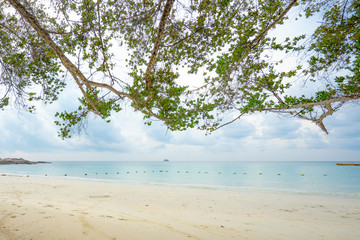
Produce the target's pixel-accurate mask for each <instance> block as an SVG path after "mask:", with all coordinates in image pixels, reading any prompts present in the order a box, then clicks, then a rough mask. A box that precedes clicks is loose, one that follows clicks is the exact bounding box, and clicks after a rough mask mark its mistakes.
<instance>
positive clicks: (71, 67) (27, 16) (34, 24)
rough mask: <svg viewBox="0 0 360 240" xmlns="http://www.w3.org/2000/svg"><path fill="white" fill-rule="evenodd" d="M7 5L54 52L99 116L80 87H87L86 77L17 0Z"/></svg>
mask: <svg viewBox="0 0 360 240" xmlns="http://www.w3.org/2000/svg"><path fill="white" fill-rule="evenodd" d="M8 1H9V3H10V4H11V5H12V6H13V7H14V8H15V10H16V11H17V12H18V13H19V14H20V15H21V16H22V17H23V18H24V20H25V21H26V22H28V23H29V24H30V26H31V27H32V28H33V29H34V30H35V31H36V32H37V34H38V35H39V36H40V37H41V38H42V39H43V40H44V42H45V43H46V44H48V45H49V47H50V48H51V49H52V50H53V51H54V52H55V54H56V55H57V56H58V58H59V59H60V61H61V63H62V64H63V65H64V67H65V68H66V69H67V70H68V71H69V72H70V73H71V75H72V76H73V78H74V79H75V81H76V83H77V85H78V86H79V88H80V90H81V92H82V94H83V95H84V97H85V99H86V101H88V103H89V104H90V105H91V107H92V108H94V111H95V113H97V114H100V113H99V111H98V110H97V108H96V106H95V105H94V103H93V102H92V101H91V100H90V98H89V97H88V96H87V94H86V92H85V90H84V88H83V87H82V84H81V82H80V81H79V78H80V80H81V81H82V82H83V83H84V84H85V85H86V86H87V87H89V85H88V83H87V79H86V77H85V76H84V75H83V74H82V72H81V71H80V70H79V69H78V68H77V67H76V66H75V65H74V64H73V63H72V62H71V61H70V60H69V59H68V58H67V57H66V56H65V54H64V53H63V52H62V51H61V49H60V48H59V47H58V46H57V45H56V43H55V42H54V41H53V40H52V39H51V37H50V35H49V33H48V31H47V30H45V29H43V28H42V27H41V26H40V24H39V22H38V21H37V20H36V19H35V17H34V16H33V15H32V14H31V13H30V12H29V11H27V10H26V8H25V7H24V6H23V5H21V4H20V3H19V1H18V0H8Z"/></svg>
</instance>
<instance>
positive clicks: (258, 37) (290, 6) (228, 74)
mask: <svg viewBox="0 0 360 240" xmlns="http://www.w3.org/2000/svg"><path fill="white" fill-rule="evenodd" d="M296 2H297V0H292V1H291V2H290V3H289V5H288V6H287V7H286V8H285V9H284V11H283V12H282V13H281V14H280V16H279V17H278V18H277V19H275V21H273V22H272V23H271V24H270V25H269V26H267V27H266V28H265V29H264V30H263V31H262V32H261V33H260V34H259V35H258V36H257V37H256V38H255V39H253V40H252V41H251V42H250V43H249V44H248V45H247V47H246V53H244V54H243V55H242V57H241V58H240V60H239V61H237V63H236V64H235V65H234V66H233V67H232V68H230V70H229V71H228V72H227V73H226V78H230V75H231V73H232V72H233V71H235V69H236V68H237V67H238V66H239V65H240V64H241V62H242V61H243V60H244V58H245V56H246V55H247V54H248V52H249V51H250V49H251V48H252V47H253V45H256V44H258V43H259V41H260V40H261V39H262V38H263V37H264V36H265V34H266V33H267V32H268V31H269V30H270V29H271V28H273V27H274V26H275V25H276V24H278V22H280V21H281V19H283V17H284V16H285V15H286V14H287V13H288V12H289V11H290V9H291V8H292V7H293V6H294V5H295V3H296Z"/></svg>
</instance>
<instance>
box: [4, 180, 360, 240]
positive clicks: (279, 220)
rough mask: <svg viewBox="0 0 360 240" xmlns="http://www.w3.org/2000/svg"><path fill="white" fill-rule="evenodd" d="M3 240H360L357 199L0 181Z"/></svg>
mask: <svg viewBox="0 0 360 240" xmlns="http://www.w3.org/2000/svg"><path fill="white" fill-rule="evenodd" d="M0 239H1V240H3V239H7V240H8V239H10V240H12V239H16V240H20V239H21V240H29V239H33V240H52V239H56V240H57V239H69V240H70V239H71V240H78V239H99V240H103V239H124V240H137V239H139V240H151V239H156V240H162V239H163V240H177V239H204V240H205V239H206V240H211V239H239V240H243V239H266V240H271V239H286V240H296V239H306V240H311V239H314V240H318V239H326V240H331V239H334V240H335V239H336V240H340V239H354V240H358V239H360V199H359V198H346V197H327V196H310V195H299V194H286V193H269V192H252V191H243V190H224V189H222V190H221V189H200V188H186V187H176V186H156V185H136V184H133V185H132V184H114V183H102V182H90V181H77V180H67V179H56V178H46V177H44V178H36V177H14V176H0Z"/></svg>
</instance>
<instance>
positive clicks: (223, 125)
mask: <svg viewBox="0 0 360 240" xmlns="http://www.w3.org/2000/svg"><path fill="white" fill-rule="evenodd" d="M244 115H245V113H242V114H240V115H239V116H237V117H236V118H234V119H233V120H231V121H229V122H227V123H224V124H222V125H220V126H219V127H217V128H215V129H214V130H212V132H213V131H216V130H218V129H219V128H222V127H225V126H226V125H229V124H231V123H233V122H235V121H236V120H238V119H240V118H241V117H242V116H244Z"/></svg>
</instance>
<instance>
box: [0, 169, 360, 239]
mask: <svg viewBox="0 0 360 240" xmlns="http://www.w3.org/2000/svg"><path fill="white" fill-rule="evenodd" d="M0 177H20V178H39V179H58V180H65V181H75V182H76V181H80V182H92V183H104V184H119V185H135V186H136V185H138V186H159V187H161V186H164V187H175V188H177V187H179V188H189V189H209V190H224V191H240V192H250V193H251V192H253V193H274V194H290V195H300V196H302V195H303V196H324V197H340V198H342V197H343V198H353V199H359V200H360V192H359V193H349V192H314V191H312V192H311V191H300V190H289V189H278V188H254V187H235V186H222V185H206V184H185V183H183V184H180V183H164V182H140V181H129V180H119V179H104V178H91V177H77V176H76V177H74V176H47V175H30V174H14V173H0ZM0 179H1V178H0ZM0 240H1V239H0Z"/></svg>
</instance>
